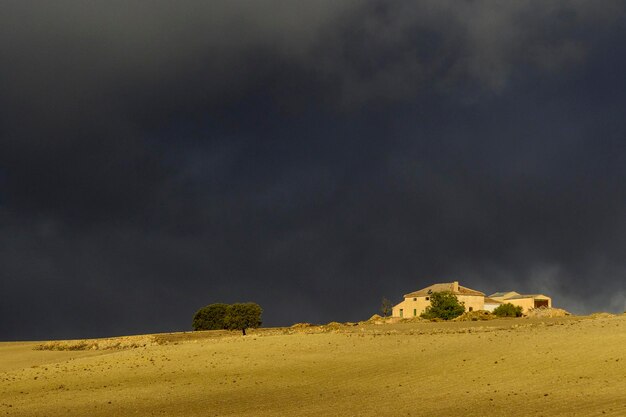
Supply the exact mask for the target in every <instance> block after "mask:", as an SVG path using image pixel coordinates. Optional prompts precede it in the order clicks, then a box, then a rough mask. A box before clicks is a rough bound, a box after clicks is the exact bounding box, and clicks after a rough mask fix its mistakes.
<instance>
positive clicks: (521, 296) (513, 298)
mask: <svg viewBox="0 0 626 417" xmlns="http://www.w3.org/2000/svg"><path fill="white" fill-rule="evenodd" d="M522 298H549V297H548V296H545V295H543V294H519V295H516V296H515V297H509V298H507V300H519V299H522Z"/></svg>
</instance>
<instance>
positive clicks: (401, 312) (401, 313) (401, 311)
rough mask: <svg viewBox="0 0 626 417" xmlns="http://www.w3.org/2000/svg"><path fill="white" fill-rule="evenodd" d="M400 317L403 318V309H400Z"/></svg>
mask: <svg viewBox="0 0 626 417" xmlns="http://www.w3.org/2000/svg"><path fill="white" fill-rule="evenodd" d="M400 317H404V309H402V308H401V309H400Z"/></svg>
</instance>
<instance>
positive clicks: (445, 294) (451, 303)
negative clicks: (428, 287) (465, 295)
mask: <svg viewBox="0 0 626 417" xmlns="http://www.w3.org/2000/svg"><path fill="white" fill-rule="evenodd" d="M464 312H465V306H464V304H463V303H459V300H458V298H456V295H454V294H452V293H451V292H449V291H442V292H434V293H432V294H431V296H430V306H429V307H427V308H426V310H425V311H424V312H423V313H422V314H421V317H423V318H425V319H429V320H433V319H443V320H451V319H453V318H455V317H458V316H460V315H461V314H463V313H464Z"/></svg>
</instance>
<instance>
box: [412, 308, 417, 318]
mask: <svg viewBox="0 0 626 417" xmlns="http://www.w3.org/2000/svg"><path fill="white" fill-rule="evenodd" d="M415 316H417V309H416V308H414V309H413V317H415Z"/></svg>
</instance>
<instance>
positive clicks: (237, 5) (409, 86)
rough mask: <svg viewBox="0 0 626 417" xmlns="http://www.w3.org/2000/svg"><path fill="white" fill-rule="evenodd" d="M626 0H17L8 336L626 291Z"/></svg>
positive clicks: (4, 179)
mask: <svg viewBox="0 0 626 417" xmlns="http://www.w3.org/2000/svg"><path fill="white" fill-rule="evenodd" d="M625 17H626V5H625V4H624V2H622V1H612V0H605V1H602V2H594V1H582V0H578V1H565V0H562V1H561V0H545V1H526V0H520V1H515V2H498V1H488V0H471V1H470V0H467V1H458V0H454V1H453V0H449V1H446V0H432V1H419V2H412V1H351V0H343V1H335V0H318V1H314V2H304V1H301V2H297V1H286V0H264V1H254V2H251V1H236V0H235V1H233V0H223V1H221V0H212V1H200V0H184V1H178V2H171V1H162V0H155V1H147V0H146V1H128V0H124V1H115V0H110V1H68V0H58V1H55V2H49V1H35V0H26V1H25V0H5V1H2V2H0V340H18V339H47V338H70V337H96V336H107V335H118V334H133V333H145V332H161V331H175V330H188V329H190V326H191V317H192V315H193V313H194V312H195V311H196V310H197V309H198V308H199V307H201V306H203V305H206V304H209V303H213V302H227V303H230V302H239V301H241V302H245V301H255V302H257V303H259V304H260V305H261V306H262V307H263V309H264V324H265V325H269V326H275V325H290V324H292V323H295V322H317V323H319V322H328V321H357V320H362V319H367V318H368V317H369V316H371V315H372V314H374V313H376V312H377V310H378V307H379V305H380V299H381V297H382V296H386V297H388V298H390V299H392V300H393V301H400V300H401V297H402V295H403V294H405V293H407V292H410V291H414V290H417V289H420V288H422V287H424V286H427V285H430V284H431V283H434V282H449V281H453V280H458V281H460V282H461V284H462V285H465V286H468V287H470V288H474V289H477V290H481V291H483V292H486V293H491V292H495V291H502V290H517V291H518V292H529V293H545V294H548V295H551V296H552V297H553V301H554V304H555V306H558V307H562V308H565V309H567V310H570V311H572V312H574V313H589V312H592V311H600V310H603V311H611V312H622V311H624V310H625V309H626V77H625V76H624V74H626V21H625Z"/></svg>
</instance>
